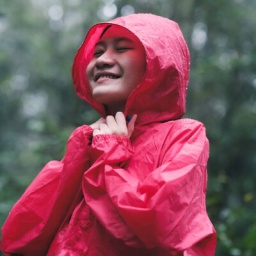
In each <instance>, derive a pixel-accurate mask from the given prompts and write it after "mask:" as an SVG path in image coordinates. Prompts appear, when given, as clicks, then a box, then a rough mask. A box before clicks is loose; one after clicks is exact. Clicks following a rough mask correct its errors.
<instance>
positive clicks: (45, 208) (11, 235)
mask: <svg viewBox="0 0 256 256" xmlns="http://www.w3.org/2000/svg"><path fill="white" fill-rule="evenodd" d="M92 131H93V130H92V128H91V127H89V126H85V125H84V126H81V127H78V128H77V129H76V130H75V131H74V132H73V133H72V135H71V136H70V138H69V140H68V143H67V149H66V154H65V156H64V158H63V159H62V160H61V161H60V162H59V161H51V162H49V163H48V164H46V166H45V167H44V168H43V169H42V170H41V172H40V173H39V174H38V176H37V177H36V178H35V180H34V181H33V182H32V183H31V185H30V186H29V187H28V188H27V190H26V191H25V193H24V194H23V195H22V197H21V198H20V199H19V201H18V202H17V203H16V204H15V205H14V207H13V209H12V210H11V212H10V214H9V216H8V218H7V220H6V222H5V224H4V226H3V229H2V242H1V249H2V250H3V251H4V252H5V253H9V254H15V253H17V254H21V255H22V254H23V255H26V256H29V255H31V256H32V255H33V256H34V255H37V256H40V255H42V256H43V255H46V252H47V250H48V247H49V245H50V244H51V241H52V239H53V238H54V236H55V234H56V232H57V231H58V229H59V228H60V226H61V224H62V222H63V221H64V219H65V218H66V217H67V214H68V213H70V209H71V208H72V207H74V206H75V205H74V204H75V199H76V197H77V196H78V194H79V192H80V190H81V181H82V176H83V173H84V171H85V170H86V169H88V167H89V154H88V149H87V148H88V145H89V144H90V140H91V136H92Z"/></svg>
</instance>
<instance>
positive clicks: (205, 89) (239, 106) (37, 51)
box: [0, 0, 256, 256]
mask: <svg viewBox="0 0 256 256" xmlns="http://www.w3.org/2000/svg"><path fill="white" fill-rule="evenodd" d="M139 12H150V13H154V14H158V15H161V16H165V17H168V18H170V19H173V20H175V21H177V22H178V23H179V24H180V27H181V29H182V31H183V33H184V36H185V38H186V41H187V43H188V46H189V48H190V52H191V77H190V83H189V90H188V99H187V113H186V117H190V118H194V119H197V120H200V121H202V122H203V123H204V124H205V126H206V128H207V135H208V138H209V140H210V143H211V156H210V159H209V166H208V171H209V180H208V193H207V209H208V212H209V215H210V218H211V220H212V221H213V223H214V226H215V228H216V229H217V232H218V247H217V252H216V255H217V256H228V255H233V256H239V255H243V256H253V255H256V254H255V253H256V243H255V241H256V218H255V209H256V203H255V202H256V201H255V197H256V193H255V192H256V187H255V184H254V183H255V179H256V101H255V100H256V30H255V24H256V15H255V14H256V1H255V0H225V1H224V0H214V1H212V0H197V1H195V0H194V1H193V0H154V1H150V0H126V1H123V0H116V1H114V0H93V1H87V0H21V1H9V0H1V2H0V226H2V224H3V222H4V220H5V218H6V217H7V214H8V212H9V210H10V209H11V207H12V206H13V204H14V203H15V201H16V200H17V199H18V198H19V197H20V196H21V194H22V193H23V191H24V190H25V188H26V187H27V186H28V184H29V183H30V182H31V181H32V179H33V178H34V177H35V175H36V174H37V173H38V172H39V171H40V170H41V168H42V167H43V166H44V164H45V163H47V162H48V161H49V160H52V159H57V160H59V159H61V158H62V156H63V154H64V152H65V145H66V141H67V138H68V137H69V135H70V134H71V132H72V131H73V130H74V129H75V127H77V126H79V125H82V124H84V123H86V124H89V123H91V122H93V121H94V120H96V119H97V117H98V115H97V114H96V113H95V112H94V111H93V110H91V109H90V107H89V106H88V105H87V104H86V103H85V102H83V101H82V100H80V99H79V98H78V97H77V96H76V94H75V92H74V89H73V87H72V81H71V65H72V62H73V58H74V55H75V53H76V51H77V49H78V47H79V45H80V44H81V42H82V41H83V38H84V37H85V35H86V32H87V30H88V28H89V27H90V26H91V25H92V24H94V23H96V22H99V21H107V20H110V19H112V18H114V17H116V16H120V15H127V14H130V13H139ZM0 254H1V253H0Z"/></svg>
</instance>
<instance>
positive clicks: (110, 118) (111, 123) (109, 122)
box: [106, 116, 118, 134]
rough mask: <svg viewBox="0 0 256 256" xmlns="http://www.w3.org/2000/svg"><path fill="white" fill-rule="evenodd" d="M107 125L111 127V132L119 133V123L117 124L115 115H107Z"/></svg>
mask: <svg viewBox="0 0 256 256" xmlns="http://www.w3.org/2000/svg"><path fill="white" fill-rule="evenodd" d="M106 125H107V126H108V128H109V129H110V131H111V134H117V133H118V125H117V123H116V120H115V118H114V117H113V116H107V118H106Z"/></svg>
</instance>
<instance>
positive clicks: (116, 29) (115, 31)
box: [99, 25, 139, 43]
mask: <svg viewBox="0 0 256 256" xmlns="http://www.w3.org/2000/svg"><path fill="white" fill-rule="evenodd" d="M110 38H111V39H115V38H124V39H125V38H127V39H129V40H130V41H133V42H136V43H137V42H139V39H138V38H137V37H136V36H135V35H134V34H133V33H132V32H131V31H129V30H128V29H126V28H124V27H121V26H117V25H111V26H109V27H107V28H106V29H105V31H104V32H103V33H102V35H101V37H100V40H99V41H104V40H107V39H110Z"/></svg>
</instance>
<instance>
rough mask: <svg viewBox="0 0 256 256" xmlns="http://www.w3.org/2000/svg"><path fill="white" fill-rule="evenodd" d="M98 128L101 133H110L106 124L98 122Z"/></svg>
mask: <svg viewBox="0 0 256 256" xmlns="http://www.w3.org/2000/svg"><path fill="white" fill-rule="evenodd" d="M99 130H100V132H101V134H111V130H110V129H109V127H108V125H107V124H100V128H99Z"/></svg>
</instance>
